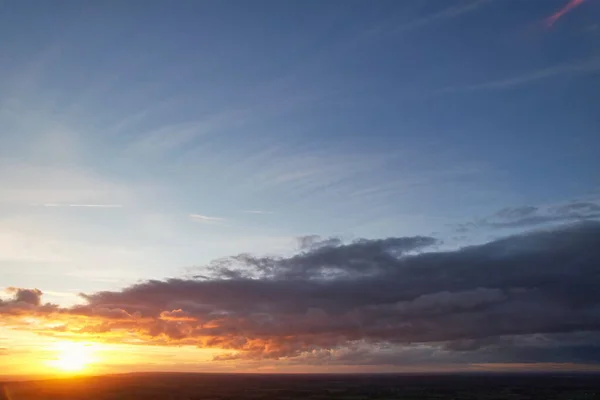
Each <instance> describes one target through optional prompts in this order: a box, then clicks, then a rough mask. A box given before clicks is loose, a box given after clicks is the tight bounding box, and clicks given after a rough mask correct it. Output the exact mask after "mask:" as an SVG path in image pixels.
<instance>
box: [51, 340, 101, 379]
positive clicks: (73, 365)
mask: <svg viewBox="0 0 600 400" xmlns="http://www.w3.org/2000/svg"><path fill="white" fill-rule="evenodd" d="M53 350H54V351H55V352H56V358H55V359H52V360H50V362H49V365H50V366H51V367H52V368H54V369H57V370H60V371H63V372H81V371H83V370H84V369H85V368H86V367H87V366H88V365H89V364H92V363H94V362H95V361H96V359H95V357H94V355H95V348H94V346H93V345H92V344H86V343H79V342H59V343H56V344H55V345H54V348H53Z"/></svg>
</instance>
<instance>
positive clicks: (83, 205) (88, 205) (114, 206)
mask: <svg viewBox="0 0 600 400" xmlns="http://www.w3.org/2000/svg"><path fill="white" fill-rule="evenodd" d="M42 206H43V207H82V208H122V207H123V205H122V204H57V203H45V204H42Z"/></svg>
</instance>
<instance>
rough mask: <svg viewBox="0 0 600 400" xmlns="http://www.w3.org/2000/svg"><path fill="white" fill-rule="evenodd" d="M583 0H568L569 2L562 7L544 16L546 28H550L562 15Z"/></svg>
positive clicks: (583, 0) (580, 3)
mask: <svg viewBox="0 0 600 400" xmlns="http://www.w3.org/2000/svg"><path fill="white" fill-rule="evenodd" d="M584 2H585V0H569V2H568V3H567V4H565V5H564V6H563V8H561V9H560V10H558V11H557V12H555V13H554V14H552V15H551V16H549V17H548V18H546V21H545V22H546V26H547V27H548V28H551V27H552V26H553V25H554V24H555V23H556V21H558V20H559V19H560V18H561V17H562V16H563V15H565V14H567V13H568V12H569V11H571V10H573V9H574V8H575V7H578V6H580V5H582V4H583V3H584Z"/></svg>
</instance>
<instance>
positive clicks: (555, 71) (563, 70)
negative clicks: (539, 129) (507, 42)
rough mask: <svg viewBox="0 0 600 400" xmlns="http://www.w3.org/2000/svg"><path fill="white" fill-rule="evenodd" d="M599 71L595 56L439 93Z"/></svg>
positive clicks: (497, 87)
mask: <svg viewBox="0 0 600 400" xmlns="http://www.w3.org/2000/svg"><path fill="white" fill-rule="evenodd" d="M597 71H600V58H598V57H595V58H590V59H584V60H577V61H574V62H569V63H565V64H559V65H554V66H551V67H546V68H541V69H538V70H535V71H530V72H526V73H524V74H522V75H516V76H512V77H507V78H502V79H496V80H490V81H487V82H481V83H475V84H470V85H469V84H468V85H459V86H449V87H446V88H444V89H442V90H441V91H440V92H439V93H452V92H471V91H479V90H504V89H511V88H514V87H518V86H523V85H527V84H531V83H535V82H537V81H541V80H546V79H551V78H554V77H558V76H573V75H587V74H591V73H594V72H597Z"/></svg>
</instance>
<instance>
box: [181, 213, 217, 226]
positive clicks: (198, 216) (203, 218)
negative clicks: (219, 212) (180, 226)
mask: <svg viewBox="0 0 600 400" xmlns="http://www.w3.org/2000/svg"><path fill="white" fill-rule="evenodd" d="M189 217H190V219H191V220H192V221H196V222H202V223H205V224H211V223H219V222H224V221H226V220H225V218H220V217H211V216H208V215H202V214H190V215H189Z"/></svg>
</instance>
